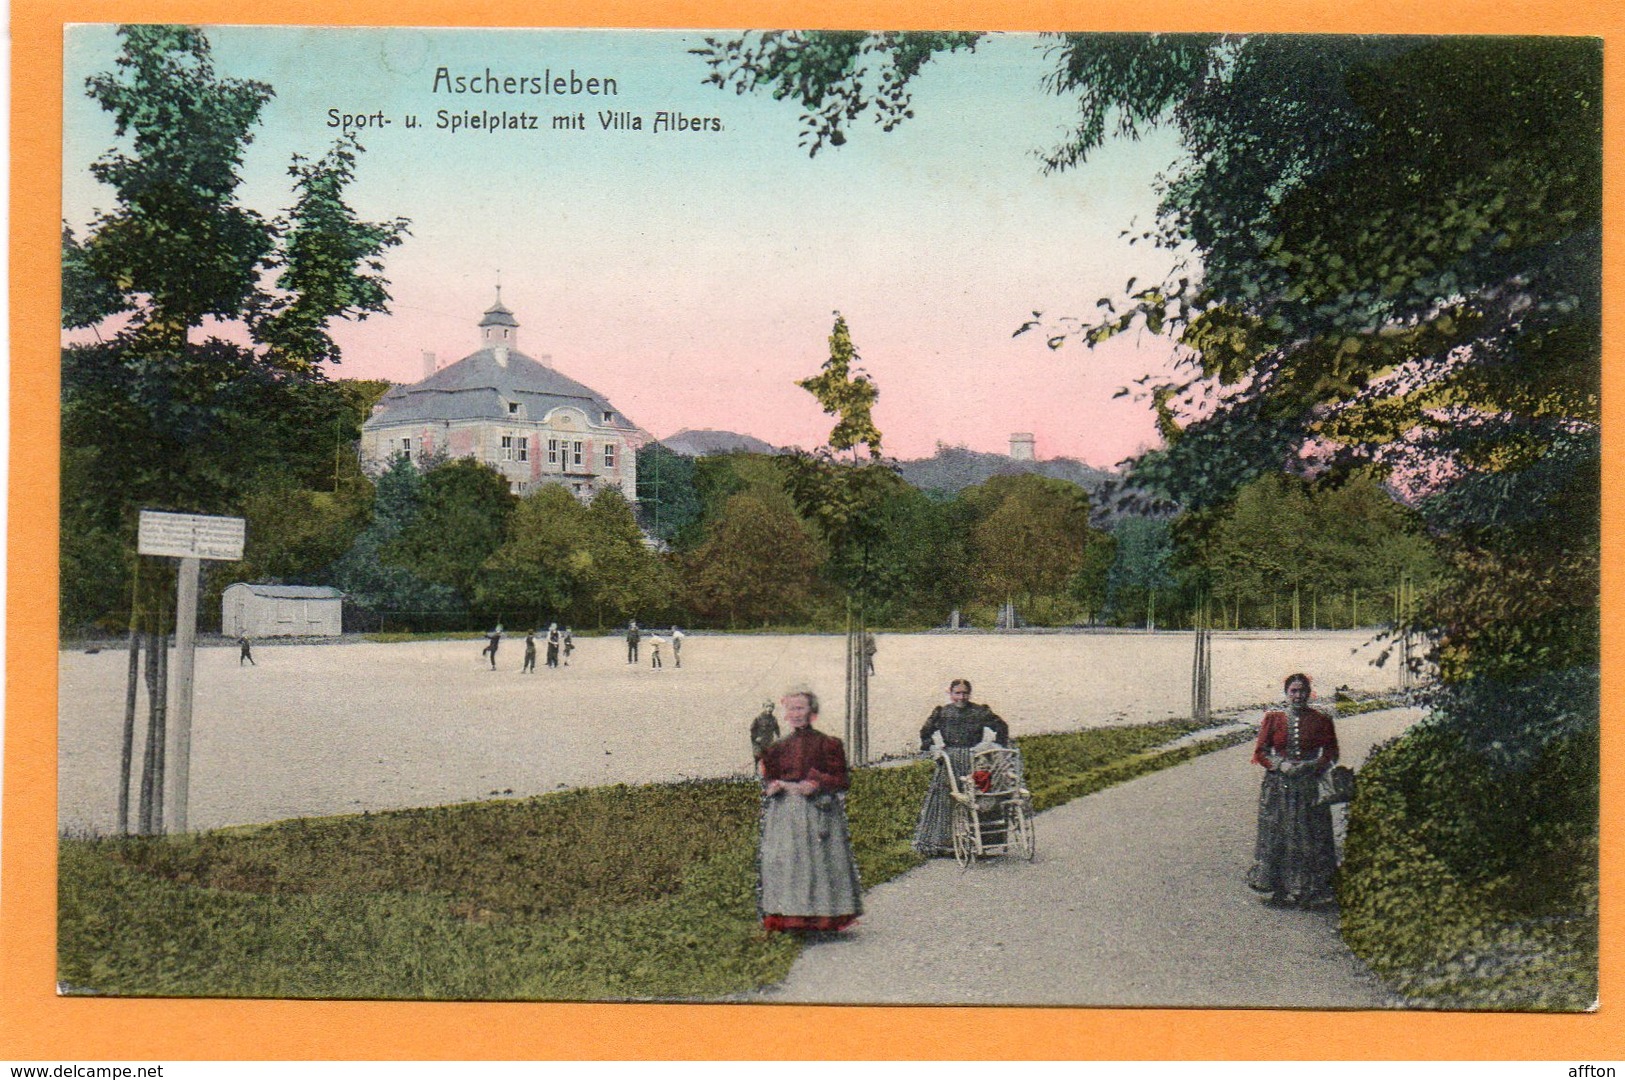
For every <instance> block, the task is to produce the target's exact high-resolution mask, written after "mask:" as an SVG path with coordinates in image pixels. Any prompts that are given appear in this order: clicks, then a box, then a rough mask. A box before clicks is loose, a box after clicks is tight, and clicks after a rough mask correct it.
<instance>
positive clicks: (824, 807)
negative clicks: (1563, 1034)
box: [750, 673, 1338, 934]
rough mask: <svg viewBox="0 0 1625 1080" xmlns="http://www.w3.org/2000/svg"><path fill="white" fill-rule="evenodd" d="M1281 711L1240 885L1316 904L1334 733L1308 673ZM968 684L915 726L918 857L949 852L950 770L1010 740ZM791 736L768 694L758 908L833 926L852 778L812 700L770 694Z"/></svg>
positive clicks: (1267, 727) (850, 875)
mask: <svg viewBox="0 0 1625 1080" xmlns="http://www.w3.org/2000/svg"><path fill="white" fill-rule="evenodd" d="M1283 689H1284V690H1285V692H1286V699H1287V701H1286V707H1285V708H1284V709H1277V710H1271V711H1269V712H1268V713H1266V714H1265V716H1264V719H1263V722H1262V724H1261V725H1260V728H1259V733H1258V739H1257V742H1256V743H1255V745H1254V748H1253V758H1252V760H1253V761H1254V762H1255V763H1257V764H1259V765H1261V766H1263V768H1264V770H1265V772H1264V781H1263V786H1262V789H1261V791H1260V794H1259V805H1258V838H1257V843H1256V846H1255V849H1254V858H1253V866H1252V869H1251V870H1250V871H1249V872H1248V874H1247V884H1248V886H1250V887H1251V888H1252V889H1254V890H1255V891H1257V892H1258V893H1260V894H1262V895H1263V896H1264V897H1265V898H1266V902H1267V903H1270V904H1272V905H1276V906H1294V907H1316V906H1320V905H1323V904H1327V903H1330V902H1331V900H1332V883H1333V876H1334V874H1335V873H1336V869H1337V856H1336V849H1335V845H1334V841H1333V837H1332V819H1331V807H1330V805H1329V804H1328V803H1327V802H1326V801H1325V800H1324V798H1323V797H1322V795H1321V792H1320V780H1321V777H1322V776H1323V775H1324V774H1325V773H1326V772H1327V771H1328V770H1330V769H1331V768H1332V767H1333V766H1334V765H1335V764H1336V763H1337V757H1338V748H1337V731H1336V726H1335V725H1334V724H1333V722H1332V718H1331V716H1330V715H1328V714H1327V713H1325V712H1322V711H1320V710H1318V709H1314V708H1310V707H1309V704H1308V702H1309V698H1310V696H1311V693H1312V690H1311V686H1310V681H1309V677H1308V676H1307V675H1304V674H1301V673H1297V674H1293V675H1290V676H1288V677H1287V679H1286V683H1285V685H1284V687H1283ZM970 695H971V684H970V681H969V680H967V679H955V680H953V682H951V683H950V684H949V686H948V703H947V704H946V705H939V706H937V707H936V708H935V709H933V710H932V712H931V715H930V717H929V718H928V719H927V720H926V723H925V726H924V727H922V728H921V729H920V751H921V752H922V753H927V752H931V751H933V749H934V748H936V747H939V746H940V748H941V750H942V756H941V757H939V758H938V765H937V770H936V772H935V773H934V774H933V775H932V779H931V783H930V786H929V787H928V788H927V790H926V794H925V800H924V803H923V804H922V806H921V808H920V817H919V821H918V824H917V825H916V828H915V832H914V849H915V850H916V851H918V852H920V853H921V854H924V855H929V856H936V855H944V854H951V853H952V851H953V847H952V840H951V837H950V818H951V808H952V802H951V798H950V790H951V787H950V778H949V776H948V773H947V769H948V768H954V769H957V770H960V771H961V772H963V771H964V770H967V769H969V767H970V758H971V754H972V751H973V748H975V747H976V746H978V745H981V744H983V743H985V742H986V741H987V740H988V739H989V738H991V740H992V741H993V742H994V743H996V744H998V745H999V746H1006V747H1007V746H1009V745H1010V726H1009V725H1008V724H1007V723H1006V722H1005V721H1004V720H1003V719H1002V718H1001V717H1000V716H999V715H998V714H997V713H995V712H994V711H993V710H992V709H990V708H988V707H987V706H986V705H980V704H977V703H975V702H973V701H971V699H970ZM779 706H780V707H781V708H782V709H783V713H784V721H785V723H786V724H787V725H788V726H789V728H790V730H789V733H788V734H786V735H784V736H783V737H782V738H781V737H780V728H779V723H778V718H777V717H775V716H774V713H773V702H772V701H767V702H764V703H763V707H762V711H761V712H760V713H759V714H758V715H757V716H756V717H755V719H754V720H752V721H751V727H750V741H751V747H752V751H753V754H754V756H755V759H756V769H757V773H758V775H759V776H760V778H761V784H762V810H761V834H760V845H759V849H758V860H757V863H758V873H759V908H760V913H761V916H762V926H763V927H764V928H765V929H766V930H769V931H788V932H797V933H815V934H816V933H830V932H835V931H840V930H844V929H845V928H846V927H848V926H850V925H851V924H852V923H853V921H855V920H856V919H857V917H858V916H859V915H861V914H862V912H863V899H862V886H861V885H860V883H859V881H858V870H857V863H856V861H855V860H854V858H853V854H852V841H851V836H850V833H849V832H848V827H847V819H846V805H845V794H846V791H847V789H848V787H849V786H850V784H851V777H850V774H849V771H848V768H847V762H846V751H845V747H844V746H843V744H842V742H841V740H840V739H837V738H835V737H834V736H832V735H826V734H824V733H823V732H821V731H818V730H817V729H816V728H814V726H813V724H814V722H815V721H816V720H817V718H818V708H819V705H818V696H817V695H816V694H815V693H813V692H812V691H810V690H802V689H797V690H792V691H790V692H789V693H787V694H785V695H784V697H783V698H782V699H780V701H779Z"/></svg>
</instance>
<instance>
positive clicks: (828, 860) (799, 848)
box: [757, 690, 863, 932]
mask: <svg viewBox="0 0 1625 1080" xmlns="http://www.w3.org/2000/svg"><path fill="white" fill-rule="evenodd" d="M779 704H780V705H781V706H782V707H783V710H784V719H785V722H786V723H787V724H788V725H789V726H790V734H788V735H786V736H785V737H784V738H782V739H780V740H779V741H778V742H776V743H774V744H773V745H772V746H770V747H768V748H767V750H766V751H764V752H763V754H762V759H761V774H762V838H761V846H760V848H759V850H758V856H757V865H758V870H759V873H760V875H761V892H760V898H759V905H760V908H761V913H762V926H763V927H764V928H765V929H768V930H791V931H799V932H806V931H832V930H842V929H845V928H846V927H847V926H849V925H850V924H851V923H852V921H853V920H854V919H856V918H857V917H858V916H859V915H860V914H862V913H863V899H862V889H861V887H860V886H859V884H858V868H857V863H856V862H855V861H854V860H853V858H852V840H851V837H850V835H849V834H848V832H847V825H846V803H845V792H846V789H847V787H848V786H849V784H850V779H849V777H848V775H847V769H846V750H845V748H844V747H842V745H841V740H839V739H837V738H834V737H833V736H829V735H825V734H824V733H823V732H821V731H816V730H814V729H813V726H812V723H813V720H814V719H816V718H817V716H818V697H817V695H815V694H813V693H811V692H810V691H805V690H796V691H792V692H791V693H789V694H786V695H785V696H784V698H783V699H782V700H781V701H780V702H779Z"/></svg>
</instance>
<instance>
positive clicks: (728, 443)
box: [660, 428, 780, 457]
mask: <svg viewBox="0 0 1625 1080" xmlns="http://www.w3.org/2000/svg"><path fill="white" fill-rule="evenodd" d="M660 445H662V446H664V447H665V448H666V449H667V450H670V451H671V452H672V453H674V454H682V455H683V456H684V457H706V456H707V455H709V454H730V453H733V452H734V451H736V450H743V451H745V452H746V453H750V454H777V453H780V450H779V448H778V447H776V446H774V445H773V444H772V443H767V442H763V441H762V440H761V439H758V438H757V437H756V436H754V435H741V434H739V432H737V431H715V430H712V429H709V428H707V429H703V430H700V431H695V430H693V429H691V428H684V429H683V430H682V431H679V432H678V433H677V434H675V435H668V436H666V437H665V438H664V439H661V440H660Z"/></svg>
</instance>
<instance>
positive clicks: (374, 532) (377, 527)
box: [330, 454, 461, 613]
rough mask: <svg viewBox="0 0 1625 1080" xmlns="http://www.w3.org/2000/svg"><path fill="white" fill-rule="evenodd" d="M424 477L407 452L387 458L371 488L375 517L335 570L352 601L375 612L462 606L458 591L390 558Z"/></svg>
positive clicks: (416, 506)
mask: <svg viewBox="0 0 1625 1080" xmlns="http://www.w3.org/2000/svg"><path fill="white" fill-rule="evenodd" d="M422 502H423V476H422V474H421V473H419V472H418V469H417V466H415V465H413V464H412V461H411V459H410V458H408V457H407V456H406V455H405V454H398V455H396V457H395V458H394V460H392V461H391V462H390V463H389V466H388V468H386V469H385V470H384V471H383V473H382V474H380V475H379V477H378V482H377V484H376V486H375V488H374V491H373V498H372V518H371V520H370V521H369V522H368V523H367V525H366V526H365V527H364V528H363V529H362V530H361V532H360V533H359V534H357V536H356V538H355V541H354V542H353V543H352V544H351V546H350V549H349V550H348V551H346V552H345V553H344V554H343V555H342V556H340V557H339V559H338V560H337V562H335V563H334V565H333V567H332V570H331V572H330V573H331V578H332V583H333V585H335V586H336V587H337V588H339V589H342V590H343V591H344V592H345V594H346V595H347V596H348V597H349V600H350V602H351V603H352V604H354V605H356V606H358V607H360V608H362V609H364V610H366V611H371V612H375V613H394V612H431V611H432V612H444V611H455V610H459V609H460V608H461V600H460V598H459V597H458V596H457V594H456V592H455V591H454V590H452V589H451V588H448V587H447V586H444V585H436V584H433V583H431V582H428V581H425V580H423V579H422V578H420V577H418V576H417V575H416V574H414V573H413V572H412V571H411V570H410V569H408V568H407V567H406V566H404V565H401V564H399V563H397V562H394V561H392V560H391V559H390V557H389V554H388V553H389V552H390V551H391V550H392V549H393V547H394V545H395V543H396V541H397V540H398V539H399V538H400V536H401V534H402V533H403V532H405V531H406V529H407V527H408V526H409V525H411V524H412V523H413V522H414V521H415V520H416V519H417V516H418V512H419V510H420V508H421V507H422Z"/></svg>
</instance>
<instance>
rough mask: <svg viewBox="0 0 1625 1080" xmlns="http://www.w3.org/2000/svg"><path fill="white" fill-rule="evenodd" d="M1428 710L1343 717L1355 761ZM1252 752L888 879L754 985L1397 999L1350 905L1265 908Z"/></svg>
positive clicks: (1292, 1004) (1369, 1002)
mask: <svg viewBox="0 0 1625 1080" xmlns="http://www.w3.org/2000/svg"><path fill="white" fill-rule="evenodd" d="M1419 715H1420V714H1419V712H1418V711H1416V710H1412V709H1394V710H1388V711H1384V712H1378V713H1369V714H1366V715H1364V716H1357V717H1350V718H1347V719H1343V720H1339V721H1338V738H1339V742H1340V743H1341V745H1342V750H1343V760H1344V761H1345V762H1347V763H1349V764H1351V765H1355V766H1356V767H1357V766H1358V765H1359V764H1360V763H1361V762H1363V761H1364V760H1365V756H1366V753H1367V752H1368V750H1369V749H1370V748H1371V746H1372V745H1374V744H1375V743H1377V742H1380V741H1382V740H1383V739H1387V738H1389V737H1391V736H1393V735H1397V734H1399V733H1400V732H1401V731H1403V730H1404V729H1405V728H1406V727H1408V726H1409V725H1410V724H1412V723H1414V722H1415V720H1416V719H1417V718H1418V717H1419ZM1251 753H1252V751H1251V747H1250V746H1247V745H1242V746H1237V747H1233V748H1230V749H1227V750H1223V751H1219V752H1217V753H1212V754H1207V755H1205V756H1203V757H1200V758H1198V759H1196V760H1194V761H1191V762H1188V763H1186V764H1184V765H1180V766H1176V767H1174V768H1171V769H1165V770H1162V771H1161V772H1157V773H1153V774H1151V775H1149V776H1143V777H1140V778H1139V779H1137V780H1133V781H1131V782H1129V783H1126V784H1121V785H1118V786H1117V787H1113V788H1109V789H1107V790H1105V791H1102V792H1099V793H1097V794H1094V795H1090V796H1087V797H1085V798H1081V799H1075V800H1073V801H1072V802H1070V803H1068V804H1066V805H1065V806H1061V807H1057V808H1055V809H1054V810H1051V811H1049V812H1047V813H1044V814H1041V815H1039V817H1038V819H1037V822H1038V824H1037V833H1038V858H1037V860H1036V861H1035V862H1033V863H1027V862H1024V861H1021V860H1020V859H1004V858H996V859H990V860H987V861H984V862H979V863H977V864H976V865H974V866H972V867H970V868H969V869H968V870H961V869H960V868H959V867H958V866H957V865H956V864H955V863H954V861H953V860H952V859H939V860H935V861H933V862H931V863H930V864H928V865H926V866H923V867H921V868H919V869H918V870H915V871H913V872H911V873H908V874H905V875H903V876H902V877H900V878H896V879H894V880H892V881H889V882H887V883H885V884H883V885H880V886H878V887H876V888H874V889H872V890H870V891H869V892H868V893H866V894H865V897H864V904H865V908H866V911H865V914H864V916H863V918H862V919H861V920H860V921H859V923H858V924H857V926H856V927H855V928H854V929H853V930H852V931H850V932H849V933H848V934H847V935H845V936H843V937H841V938H837V939H833V940H829V941H824V942H820V943H818V944H814V945H809V946H808V947H807V948H806V949H805V950H804V951H803V953H802V955H801V958H800V959H799V960H798V961H797V963H796V965H795V967H794V968H793V969H792V970H791V972H790V976H789V978H788V979H787V980H786V981H785V982H784V983H783V984H781V985H780V986H777V987H774V988H771V989H769V990H767V991H765V992H764V993H762V994H761V995H759V996H757V997H756V998H753V999H752V1000H759V1001H768V1002H861V1003H870V1004H986V1005H1099V1006H1126V1007H1141V1006H1194V1007H1209V1008H1211V1007H1256V1008H1281V1007H1286V1008H1305V1009H1365V1008H1383V1007H1394V1006H1395V1005H1396V1004H1397V1003H1396V1002H1395V1001H1393V1000H1392V999H1390V998H1389V997H1388V996H1387V995H1386V994H1385V992H1384V991H1383V989H1382V988H1381V986H1380V985H1379V984H1378V982H1377V980H1376V979H1375V978H1374V977H1373V976H1372V975H1371V974H1370V973H1369V972H1367V971H1366V970H1365V969H1364V967H1363V966H1362V965H1361V964H1360V963H1359V962H1358V961H1357V960H1356V959H1355V958H1354V957H1353V955H1352V954H1350V953H1349V952H1348V950H1347V949H1346V948H1345V947H1344V946H1343V943H1342V940H1341V938H1340V937H1339V936H1338V927H1337V912H1336V910H1335V909H1331V910H1326V911H1297V910H1283V909H1275V908H1269V907H1265V906H1264V905H1263V904H1261V903H1260V902H1259V900H1258V899H1257V898H1256V897H1255V896H1254V895H1253V894H1252V893H1250V892H1249V891H1248V890H1247V888H1246V887H1245V886H1244V885H1243V883H1242V878H1243V875H1244V874H1245V873H1246V870H1247V867H1248V865H1249V863H1250V861H1251V857H1252V844H1253V834H1254V827H1255V814H1256V806H1257V799H1258V783H1259V770H1258V769H1257V768H1256V767H1255V766H1253V765H1252V764H1251V763H1250V762H1249V760H1248V758H1249V757H1250V755H1251ZM1338 813H1339V817H1340V816H1341V811H1339V812H1338ZM1339 824H1341V822H1340V821H1339Z"/></svg>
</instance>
